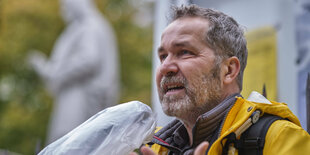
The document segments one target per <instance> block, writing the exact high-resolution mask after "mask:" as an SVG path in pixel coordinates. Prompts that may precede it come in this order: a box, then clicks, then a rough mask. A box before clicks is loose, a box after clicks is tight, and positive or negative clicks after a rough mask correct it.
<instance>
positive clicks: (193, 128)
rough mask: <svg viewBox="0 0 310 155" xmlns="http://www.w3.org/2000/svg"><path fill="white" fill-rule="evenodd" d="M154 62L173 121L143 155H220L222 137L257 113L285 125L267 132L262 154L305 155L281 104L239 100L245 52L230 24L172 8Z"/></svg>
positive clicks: (309, 139) (306, 145) (194, 9)
mask: <svg viewBox="0 0 310 155" xmlns="http://www.w3.org/2000/svg"><path fill="white" fill-rule="evenodd" d="M158 56H159V59H160V62H161V64H160V66H159V68H158V70H157V74H156V82H157V87H158V94H159V98H160V101H161V105H162V108H163V111H164V112H165V113H166V114H167V115H169V116H175V117H176V118H177V119H176V120H174V121H172V122H171V123H169V124H168V125H167V126H165V127H163V128H162V129H160V130H159V131H157V132H156V134H155V136H154V137H153V140H152V142H151V143H150V144H151V145H152V144H153V145H152V146H151V148H152V150H151V149H150V148H148V147H145V146H144V147H142V149H141V152H142V153H143V154H155V153H156V154H193V153H194V154H206V153H208V154H222V153H223V152H224V147H225V142H226V141H227V137H228V136H229V135H231V133H237V132H239V131H240V130H241V126H242V128H243V127H244V125H243V124H246V122H247V120H248V119H249V118H250V116H251V115H252V114H255V113H254V112H255V111H257V110H259V111H260V112H262V113H265V114H270V115H277V116H280V117H282V118H285V119H287V120H277V121H275V122H274V123H273V124H272V125H271V126H270V128H269V130H268V132H267V135H266V141H265V143H264V144H265V145H264V148H263V154H304V153H306V152H310V136H309V134H308V133H307V132H306V131H304V130H303V129H302V128H301V127H300V123H299V121H298V119H297V117H296V116H295V115H293V113H292V112H290V111H289V109H288V108H287V106H286V105H285V104H282V103H276V102H271V101H268V100H267V101H266V103H267V104H266V103H254V102H251V101H248V100H245V99H243V98H242V97H241V95H240V92H241V90H242V78H243V71H244V69H245V66H246V61H247V47H246V40H245V38H244V33H243V29H242V28H241V27H240V26H239V24H238V23H237V22H236V21H235V20H234V19H233V18H231V17H229V16H227V15H225V14H223V13H221V12H219V11H215V10H212V9H204V8H200V7H198V6H195V5H190V6H182V7H179V8H175V9H174V15H173V18H172V22H171V23H170V24H169V25H168V26H167V28H166V29H165V31H164V32H163V34H162V37H161V45H160V47H159V49H158ZM268 103H269V104H268ZM258 116H259V115H258ZM239 128H240V130H238V129H239ZM235 135H236V134H235ZM235 138H237V139H239V136H237V137H236V136H235ZM230 148H231V147H230ZM226 151H227V150H226ZM230 151H231V150H230ZM236 151H238V150H236Z"/></svg>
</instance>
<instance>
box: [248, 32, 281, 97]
mask: <svg viewBox="0 0 310 155" xmlns="http://www.w3.org/2000/svg"><path fill="white" fill-rule="evenodd" d="M246 38H247V42H248V63H247V67H246V69H245V72H244V78H243V91H242V95H243V96H244V97H245V98H247V97H248V96H249V95H250V93H251V92H252V91H257V92H260V93H262V90H263V85H264V84H265V85H266V92H267V98H268V99H269V100H273V101H276V100H277V52H276V51H277V49H276V44H277V42H276V30H275V29H274V28H273V27H263V28H259V29H255V30H253V31H250V32H248V33H247V34H246Z"/></svg>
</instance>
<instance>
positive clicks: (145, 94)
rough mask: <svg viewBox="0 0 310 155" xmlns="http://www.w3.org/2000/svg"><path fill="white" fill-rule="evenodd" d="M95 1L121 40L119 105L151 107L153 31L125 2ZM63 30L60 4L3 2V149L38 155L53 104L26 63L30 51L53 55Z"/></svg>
mask: <svg viewBox="0 0 310 155" xmlns="http://www.w3.org/2000/svg"><path fill="white" fill-rule="evenodd" d="M96 2H97V4H98V6H99V8H100V10H101V11H102V12H103V14H104V15H105V17H106V18H107V19H109V21H110V22H111V23H112V25H113V27H114V30H115V31H116V35H117V39H118V45H119V47H118V49H119V52H120V61H121V76H122V77H121V80H122V90H121V93H122V95H121V99H120V103H122V102H128V101H130V100H140V101H142V102H144V103H147V104H149V103H150V90H151V56H152V54H151V50H152V29H151V27H147V28H142V27H139V26H137V25H136V24H135V23H134V22H133V21H132V19H133V18H132V17H133V15H134V14H135V12H136V11H137V10H136V9H135V8H133V7H132V6H131V5H130V4H129V2H128V1H127V0H96ZM64 27H65V25H64V23H63V21H62V19H61V17H60V14H59V2H58V1H57V0H0V149H7V150H10V151H13V152H18V153H22V154H34V151H35V146H36V144H37V142H38V141H39V140H40V141H42V142H44V141H45V137H46V134H47V128H48V122H49V116H50V112H51V109H52V103H53V100H52V97H50V96H49V94H48V93H47V91H46V90H45V88H44V85H43V84H42V82H41V81H40V79H39V77H38V76H37V75H36V74H35V72H34V71H33V70H32V69H31V68H30V67H29V66H28V64H27V63H26V61H25V59H26V57H27V54H28V52H29V51H30V50H32V49H37V50H39V51H42V52H44V53H45V54H47V55H49V54H50V52H51V51H52V48H53V46H54V43H55V41H56V39H57V38H58V36H59V34H60V33H61V32H62V31H63V29H64ZM42 145H44V143H43V144H42Z"/></svg>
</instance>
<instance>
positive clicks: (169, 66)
mask: <svg viewBox="0 0 310 155" xmlns="http://www.w3.org/2000/svg"><path fill="white" fill-rule="evenodd" d="M178 71H179V68H178V65H177V61H176V60H175V59H174V58H172V57H170V56H168V57H167V58H166V59H165V60H164V61H163V62H162V64H161V65H160V73H161V74H162V75H164V76H171V75H175V74H176V73H177V72H178Z"/></svg>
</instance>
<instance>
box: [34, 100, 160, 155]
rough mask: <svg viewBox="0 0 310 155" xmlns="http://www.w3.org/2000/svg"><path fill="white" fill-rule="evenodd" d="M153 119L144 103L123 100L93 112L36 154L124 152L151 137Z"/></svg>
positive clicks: (120, 154) (122, 154) (114, 154)
mask: <svg viewBox="0 0 310 155" xmlns="http://www.w3.org/2000/svg"><path fill="white" fill-rule="evenodd" d="M155 120H156V119H155V115H154V114H153V113H152V110H151V108H150V107H149V106H147V105H146V104H144V103H141V102H139V101H131V102H128V103H123V104H120V105H117V106H114V107H110V108H107V109H105V110H102V111H101V112H99V113H97V114H96V115H94V116H92V117H91V118H89V119H88V120H87V121H85V122H84V123H82V124H81V125H80V126H78V127H76V128H75V129H73V130H72V131H71V132H69V133H68V134H66V135H65V136H63V137H61V138H60V139H58V140H56V141H55V142H53V143H51V144H50V145H48V146H47V147H45V148H44V149H43V150H42V151H41V152H40V153H39V155H54V154H57V155H69V154H70V155H125V154H126V155H127V154H129V153H130V152H132V151H133V150H134V149H136V148H139V147H140V146H141V145H142V144H144V143H146V142H149V141H150V140H151V139H152V136H153V134H154V131H155V127H156V121H155Z"/></svg>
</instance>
